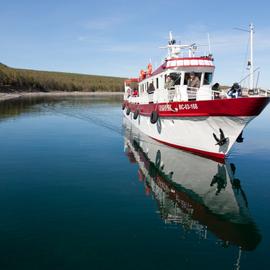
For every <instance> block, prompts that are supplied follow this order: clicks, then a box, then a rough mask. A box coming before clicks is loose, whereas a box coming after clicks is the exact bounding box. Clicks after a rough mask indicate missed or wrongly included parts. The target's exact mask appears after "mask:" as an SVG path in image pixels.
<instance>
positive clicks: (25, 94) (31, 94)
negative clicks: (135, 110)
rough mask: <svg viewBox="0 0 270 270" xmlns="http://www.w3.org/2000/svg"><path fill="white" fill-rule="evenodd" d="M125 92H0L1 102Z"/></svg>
mask: <svg viewBox="0 0 270 270" xmlns="http://www.w3.org/2000/svg"><path fill="white" fill-rule="evenodd" d="M122 95H124V92H61V91H57V92H21V93H20V92H18V93H0V102H1V101H5V100H10V99H17V98H21V97H30V98H31V97H33V98H34V97H64V96H69V97H93V96H122Z"/></svg>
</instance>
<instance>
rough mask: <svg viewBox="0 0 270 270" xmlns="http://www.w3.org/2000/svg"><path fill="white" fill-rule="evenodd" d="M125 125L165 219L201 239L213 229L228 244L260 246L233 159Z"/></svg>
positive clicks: (133, 157)
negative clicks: (212, 156) (225, 159)
mask: <svg viewBox="0 0 270 270" xmlns="http://www.w3.org/2000/svg"><path fill="white" fill-rule="evenodd" d="M124 124H125V152H126V154H127V156H128V158H129V160H130V161H131V162H133V163H134V162H136V163H138V165H139V179H140V180H141V181H144V182H145V187H146V192H147V193H150V192H151V193H152V194H153V196H154V197H155V199H156V201H157V203H158V207H159V212H160V215H161V218H162V219H163V220H164V221H165V223H175V224H181V225H182V226H183V227H184V228H185V230H186V229H189V230H193V231H195V232H197V233H198V234H199V235H200V237H201V238H207V232H208V231H211V232H212V233H214V234H215V235H216V236H217V237H218V238H219V239H220V240H221V243H222V245H226V246H227V245H237V246H239V247H240V248H241V249H243V250H253V249H255V248H256V246H257V245H258V243H259V242H260V240H261V236H260V234H259V233H258V230H257V228H256V225H255V223H254V222H253V221H252V219H251V216H250V214H249V211H248V200H247V197H246V195H245V193H244V190H243V189H242V186H241V183H240V180H239V179H237V178H236V177H235V172H236V168H235V166H234V165H233V164H228V163H227V162H225V163H218V162H216V161H213V160H210V159H206V158H203V157H200V156H196V155H192V154H190V153H187V152H182V151H180V150H177V149H174V148H169V147H167V146H164V145H162V144H159V143H157V142H156V141H154V140H152V139H150V138H149V137H147V136H145V135H143V133H141V132H139V130H138V129H136V128H134V126H131V125H130V124H129V123H128V122H126V121H125V122H124Z"/></svg>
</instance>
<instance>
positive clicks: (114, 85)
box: [0, 63, 124, 92]
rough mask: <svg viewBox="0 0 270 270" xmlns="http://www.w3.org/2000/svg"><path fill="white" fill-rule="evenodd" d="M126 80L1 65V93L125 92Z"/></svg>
mask: <svg viewBox="0 0 270 270" xmlns="http://www.w3.org/2000/svg"><path fill="white" fill-rule="evenodd" d="M123 82H124V78H117V77H106V76H95V75H82V74H74V73H63V72H49V71H36V70H26V69H15V68H10V67H8V66H5V65H3V64H1V63H0V92H23V91H30V92H37V91H44V92H48V91H85V92H95V91H104V92H105V91H108V92H117V91H123V90H124V89H123Z"/></svg>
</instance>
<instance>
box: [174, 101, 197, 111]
mask: <svg viewBox="0 0 270 270" xmlns="http://www.w3.org/2000/svg"><path fill="white" fill-rule="evenodd" d="M198 108H199V107H198V104H197V103H191V104H179V110H182V111H183V110H198Z"/></svg>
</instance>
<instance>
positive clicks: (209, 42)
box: [207, 33, 212, 54]
mask: <svg viewBox="0 0 270 270" xmlns="http://www.w3.org/2000/svg"><path fill="white" fill-rule="evenodd" d="M207 39H208V51H209V54H211V53H212V52H211V41H210V34H209V33H207Z"/></svg>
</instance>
